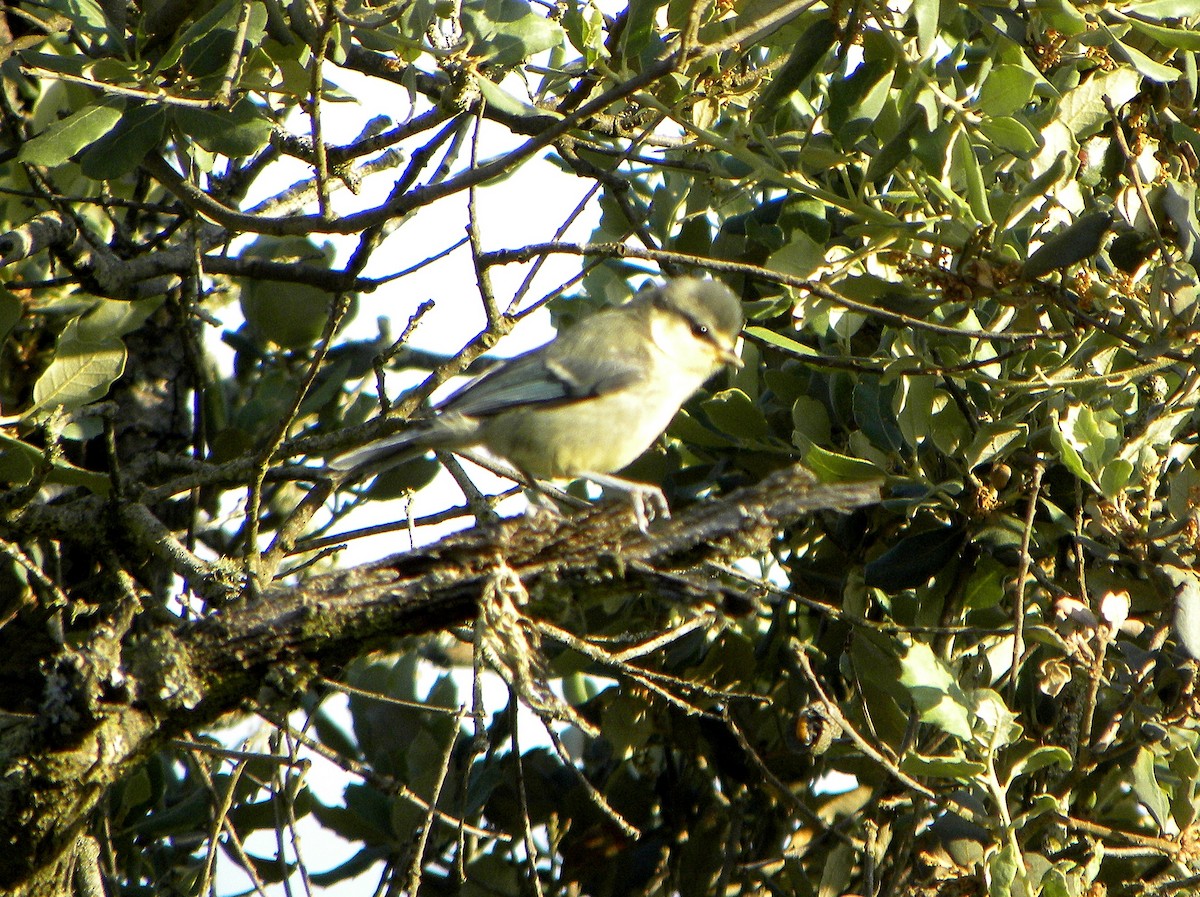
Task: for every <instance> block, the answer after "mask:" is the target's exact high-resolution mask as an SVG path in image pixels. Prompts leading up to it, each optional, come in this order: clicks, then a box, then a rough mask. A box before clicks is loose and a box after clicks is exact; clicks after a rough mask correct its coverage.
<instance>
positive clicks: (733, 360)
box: [720, 349, 745, 370]
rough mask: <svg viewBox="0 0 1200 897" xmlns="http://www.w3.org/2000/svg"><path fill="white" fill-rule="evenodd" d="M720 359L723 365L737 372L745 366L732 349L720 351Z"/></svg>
mask: <svg viewBox="0 0 1200 897" xmlns="http://www.w3.org/2000/svg"><path fill="white" fill-rule="evenodd" d="M720 358H721V361H723V362H724V363H725V364H727V365H729V366H730V367H733V368H736V369H738V370H741V369H742V367H743V366H745V362H744V361H742V359H741V358H740V357H739V356H738V354H737V352H735V351H733V349H722V350H721V355H720Z"/></svg>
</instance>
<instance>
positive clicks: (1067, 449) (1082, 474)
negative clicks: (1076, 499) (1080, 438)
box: [1050, 427, 1100, 492]
mask: <svg viewBox="0 0 1200 897" xmlns="http://www.w3.org/2000/svg"><path fill="white" fill-rule="evenodd" d="M1050 441H1051V442H1052V443H1054V448H1055V449H1056V450H1057V451H1058V456H1059V460H1060V461H1062V463H1063V465H1064V466H1065V467H1066V468H1067V470H1069V471H1071V473H1073V474H1075V476H1077V477H1078V478H1079V479H1081V480H1083V482H1085V483H1087V484H1088V485H1089V486H1091V487H1092V488H1093V489H1095V490H1096V491H1097V492H1099V491H1100V487H1099V486H1098V485H1097V484H1096V481H1095V480H1093V479H1092V475H1091V474H1090V473H1088V472H1087V469H1086V468H1085V467H1084V466H1083V459H1082V458H1080V457H1079V452H1077V451H1075V447H1074V446H1072V445H1071V443H1070V442H1069V441H1068V440H1067V437H1066V436H1065V435H1064V434H1063V433H1062V431H1061V430H1060V429H1059V428H1058V427H1054V428H1052V429H1051V430H1050Z"/></svg>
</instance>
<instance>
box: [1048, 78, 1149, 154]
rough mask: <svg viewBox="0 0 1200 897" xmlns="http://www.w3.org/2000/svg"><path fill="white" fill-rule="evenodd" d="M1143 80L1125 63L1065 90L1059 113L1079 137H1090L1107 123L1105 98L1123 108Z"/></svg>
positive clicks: (1116, 107)
mask: <svg viewBox="0 0 1200 897" xmlns="http://www.w3.org/2000/svg"><path fill="white" fill-rule="evenodd" d="M1141 81H1142V78H1141V75H1139V74H1138V73H1137V72H1135V71H1134V70H1133V69H1130V68H1125V67H1121V68H1118V69H1115V70H1114V71H1111V72H1104V73H1102V74H1098V75H1093V76H1092V77H1090V78H1088V79H1087V80H1086V81H1084V82H1083V83H1082V84H1080V85H1079V86H1078V87H1076V88H1074V89H1072V90H1069V91H1067V92H1066V93H1065V94H1063V97H1062V99H1061V100H1059V102H1058V117H1059V119H1060V120H1061V121H1062V123H1063V124H1065V125H1066V126H1067V127H1068V128H1070V129H1071V132H1072V133H1073V134H1074V135H1075V138H1076V139H1077V140H1083V139H1084V138H1085V137H1091V136H1092V135H1093V134H1095V133H1096V132H1097V131H1099V130H1100V129H1101V128H1103V127H1104V126H1106V125H1107V124H1108V121H1109V118H1108V107H1107V106H1105V99H1107V100H1108V101H1109V102H1111V103H1112V105H1113V108H1115V109H1120V108H1121V107H1122V106H1124V105H1125V104H1126V103H1128V102H1129V101H1130V100H1132V99H1133V98H1134V97H1135V96H1137V92H1138V90H1139V89H1140V88H1141Z"/></svg>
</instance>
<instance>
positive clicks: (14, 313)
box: [0, 287, 25, 344]
mask: <svg viewBox="0 0 1200 897" xmlns="http://www.w3.org/2000/svg"><path fill="white" fill-rule="evenodd" d="M24 314H25V303H24V302H22V301H21V299H20V297H19V296H17V295H16V294H14V293H12V292H10V291H9V290H7V289H5V288H4V287H0V344H2V343H3V342H4V339H5V337H7V336H8V334H9V333H10V332H11V331H12V329H13V328H14V327H16V326H17V323H18V322H19V321H20V320H21V318H22V316H23V315H24Z"/></svg>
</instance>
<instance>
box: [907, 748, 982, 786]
mask: <svg viewBox="0 0 1200 897" xmlns="http://www.w3.org/2000/svg"><path fill="white" fill-rule="evenodd" d="M900 768H901V769H902V770H904V771H905V772H906V773H908V774H909V775H911V776H922V777H925V778H937V779H954V780H955V781H959V782H963V783H969V782H971V781H973V780H975V779H976V778H978V777H979V776H981V775H983V774H984V773H985V772H987V766H986V765H985V764H983V763H979V762H977V761H974V760H968V759H967V758H966V757H964V756H963V755H961V754H959V755H958V756H956V757H926V756H924V755H922V754H917V753H909V754H905V755H904V759H903V760H901V761H900Z"/></svg>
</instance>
